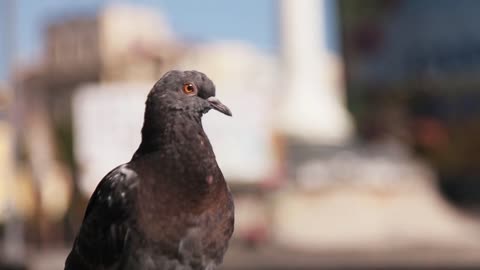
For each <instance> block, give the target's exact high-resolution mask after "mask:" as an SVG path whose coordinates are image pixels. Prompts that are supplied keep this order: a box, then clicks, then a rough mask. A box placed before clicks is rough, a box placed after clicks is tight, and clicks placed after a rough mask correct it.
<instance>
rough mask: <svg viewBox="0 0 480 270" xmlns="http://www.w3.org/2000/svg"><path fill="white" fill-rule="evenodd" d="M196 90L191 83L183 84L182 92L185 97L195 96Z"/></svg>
mask: <svg viewBox="0 0 480 270" xmlns="http://www.w3.org/2000/svg"><path fill="white" fill-rule="evenodd" d="M196 90H197V88H196V87H195V85H194V84H193V83H185V84H183V92H184V93H185V94H187V95H192V94H195V92H196Z"/></svg>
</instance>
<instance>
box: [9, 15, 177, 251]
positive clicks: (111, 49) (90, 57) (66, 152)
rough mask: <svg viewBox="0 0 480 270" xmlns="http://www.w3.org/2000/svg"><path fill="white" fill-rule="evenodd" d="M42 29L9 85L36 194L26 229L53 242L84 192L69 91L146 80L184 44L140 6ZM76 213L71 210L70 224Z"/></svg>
mask: <svg viewBox="0 0 480 270" xmlns="http://www.w3.org/2000/svg"><path fill="white" fill-rule="evenodd" d="M46 29H47V30H46V32H45V44H44V54H43V55H41V56H40V59H39V61H38V62H36V63H30V64H29V65H28V66H25V67H23V68H22V67H20V68H18V69H17V71H16V72H15V82H14V83H15V87H16V95H17V96H18V98H17V100H18V101H19V102H18V106H19V108H21V109H19V119H18V120H19V123H20V124H19V131H20V135H21V137H20V138H19V144H20V145H21V147H20V150H19V151H20V152H22V153H24V155H23V156H24V157H25V159H23V163H24V164H25V166H26V167H27V168H29V171H31V172H33V174H32V177H33V180H32V181H31V183H32V184H33V186H34V190H35V194H37V195H32V196H30V197H31V198H35V200H36V201H37V203H35V204H34V205H35V206H34V210H33V211H34V212H35V213H36V216H37V218H36V219H35V220H36V221H35V224H32V226H31V227H30V230H28V231H29V233H30V234H32V236H31V237H35V238H39V239H44V240H47V239H48V242H50V243H54V241H52V240H53V239H58V240H60V239H63V237H64V235H63V233H62V232H61V230H60V231H59V230H58V227H59V226H60V228H61V227H62V226H63V225H61V224H62V223H63V224H65V225H66V227H65V228H66V230H67V231H66V234H65V235H67V236H68V235H71V234H69V233H68V230H69V227H70V226H69V225H68V222H70V221H69V220H70V219H66V220H64V217H65V214H66V211H67V209H68V208H69V207H70V203H71V199H72V195H73V196H74V197H73V198H76V199H75V201H74V205H75V206H78V207H79V208H78V209H80V210H81V209H83V206H84V204H85V198H83V197H78V196H77V194H78V193H77V192H78V188H77V187H78V186H77V181H76V180H77V179H78V172H79V171H78V166H77V165H76V163H75V157H74V152H73V143H74V134H73V124H72V96H73V94H74V93H75V91H76V89H77V88H78V87H79V86H81V85H84V84H87V83H97V84H98V83H108V82H114V81H122V82H127V81H150V82H152V81H154V80H156V79H157V78H158V77H159V76H160V75H161V74H162V73H163V72H165V70H166V69H167V68H168V66H169V65H171V63H172V62H174V61H175V59H176V58H178V56H179V55H180V54H181V52H182V50H183V49H182V46H181V45H179V43H178V42H177V41H176V40H175V39H174V38H173V35H172V33H171V31H170V28H169V26H168V25H167V24H166V23H165V22H164V21H163V20H162V17H161V16H160V15H158V14H155V13H153V12H151V11H149V10H146V9H143V8H136V7H129V6H109V7H106V8H105V9H103V10H101V11H99V12H98V13H96V14H92V15H79V16H74V17H68V18H61V19H59V20H55V21H51V22H49V24H48V25H47V27H46ZM72 191H73V194H72ZM53 194H56V195H53ZM52 195H53V196H52ZM80 210H79V211H80ZM82 212H83V210H81V212H76V211H73V212H72V213H73V215H74V216H73V217H72V218H73V222H74V223H78V219H79V218H80V216H81V213H82ZM37 221H38V222H40V223H41V224H37V223H36V222H37ZM51 222H53V223H54V224H57V225H55V226H52V224H50V223H51ZM64 222H67V223H64ZM49 224H50V225H49ZM55 228H57V229H55Z"/></svg>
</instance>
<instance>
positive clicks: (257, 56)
mask: <svg viewBox="0 0 480 270" xmlns="http://www.w3.org/2000/svg"><path fill="white" fill-rule="evenodd" d="M479 10H480V1H474V0H471V1H468V0H457V1H453V0H435V1H434V0H424V1H415V0H362V1H357V0H338V1H335V0H302V1H295V0H278V1H276V0H257V1H255V0H244V1H221V0H205V1H185V0H181V1H179V0H162V1H154V0H151V1H149V0H131V1H99V0H85V1H60V0H45V1H27V0H0V269H32V270H43V269H49V270H50V269H63V263H64V260H65V257H66V255H67V253H68V252H69V249H70V248H71V245H72V241H73V240H74V236H75V233H76V232H77V230H78V228H79V225H80V223H81V220H82V218H83V213H84V210H85V207H86V203H87V202H88V199H89V197H90V195H91V193H92V192H93V189H94V188H95V186H96V185H97V183H98V182H99V181H100V179H101V178H102V177H103V176H104V175H105V174H106V173H107V172H108V171H110V169H112V168H114V167H115V166H116V165H119V164H121V163H125V162H127V161H129V160H130V158H131V155H132V154H133V152H134V150H135V149H136V147H137V146H138V145H139V142H140V128H141V125H142V120H143V110H144V102H145V98H146V94H147V93H148V91H149V90H150V88H151V87H152V85H153V84H154V82H155V81H156V80H158V79H159V78H160V77H161V76H162V74H163V73H164V72H166V71H168V70H170V69H197V70H200V71H202V72H204V73H206V74H207V76H209V77H210V78H211V79H212V80H213V81H214V82H215V84H216V86H217V96H218V97H219V98H220V99H221V100H222V101H223V102H224V103H225V104H227V105H228V106H229V107H230V108H231V109H232V111H233V114H234V117H233V118H228V117H223V116H222V115H220V114H218V113H210V114H207V115H206V116H205V117H204V118H203V122H204V127H205V129H206V131H207V134H208V135H209V137H210V140H211V141H212V144H213V147H214V150H215V152H216V155H217V159H218V162H219V164H220V167H221V168H222V170H223V172H224V174H225V176H226V178H227V180H228V182H229V184H230V186H231V188H232V191H233V192H234V195H235V202H236V228H235V234H234V239H233V240H232V244H231V248H230V250H229V252H228V253H227V256H226V258H225V263H224V265H223V266H222V269H406V268H408V269H480V256H479V254H480V207H479V206H480V179H479V178H480V91H479V90H478V89H479V87H480V79H479V78H480V76H479V74H480V31H478V24H479V23H480V17H479V16H478V11H479Z"/></svg>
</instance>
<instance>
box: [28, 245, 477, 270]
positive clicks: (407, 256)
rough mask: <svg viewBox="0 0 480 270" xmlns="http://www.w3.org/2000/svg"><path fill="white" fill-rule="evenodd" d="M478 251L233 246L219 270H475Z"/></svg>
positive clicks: (39, 258) (47, 264) (42, 266)
mask: <svg viewBox="0 0 480 270" xmlns="http://www.w3.org/2000/svg"><path fill="white" fill-rule="evenodd" d="M479 251H480V250H438V249H434V248H418V249H411V250H398V251H380V252H379V251H370V252H362V253H358V252H337V253H335V252H333V253H332V252H325V253H320V254H313V253H306V252H304V253H301V252H298V251H291V250H282V249H278V248H271V247H262V248H260V249H253V250H251V249H246V248H244V247H235V246H234V247H232V248H231V249H230V251H229V252H228V253H227V256H226V257H225V262H224V264H223V266H222V267H221V269H223V270H250V269H252V270H253V269H254V270H274V269H279V270H280V269H302V270H303V269H305V270H306V269H312V270H313V269H351V270H356V269H422V270H423V269H430V270H433V269H439V270H440V269H441V270H443V269H459V270H460V269H478V265H479V264H480V258H479V256H478V252H479ZM67 254H68V250H67V249H64V250H49V251H46V252H38V253H35V254H34V255H33V256H32V258H31V260H30V261H29V265H30V268H29V269H31V270H50V269H62V268H63V264H64V261H65V257H66V255H67Z"/></svg>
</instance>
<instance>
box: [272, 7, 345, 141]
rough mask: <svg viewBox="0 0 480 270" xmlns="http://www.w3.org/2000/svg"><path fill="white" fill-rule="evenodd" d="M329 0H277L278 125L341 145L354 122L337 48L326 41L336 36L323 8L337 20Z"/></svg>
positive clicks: (302, 136)
mask: <svg viewBox="0 0 480 270" xmlns="http://www.w3.org/2000/svg"><path fill="white" fill-rule="evenodd" d="M327 1H329V0H301V1H298V0H282V1H281V2H280V3H281V4H280V34H281V57H282V58H281V60H282V73H281V80H280V81H279V82H281V83H282V85H283V87H284V89H283V90H284V91H283V94H282V97H281V100H280V107H279V109H280V112H279V113H278V118H277V125H276V126H277V128H278V129H279V131H281V132H282V133H283V134H285V135H286V136H287V137H289V138H293V139H296V140H300V141H303V142H306V143H311V144H317V145H319V144H321V145H339V144H344V143H345V142H347V141H348V140H349V139H350V138H351V135H352V133H353V127H352V122H351V119H350V116H349V113H348V112H347V110H346V108H345V104H344V89H343V81H342V78H341V73H342V63H341V59H340V55H339V51H340V50H338V49H336V50H335V49H334V48H331V47H329V43H328V42H331V41H336V40H338V39H339V36H338V35H336V34H330V33H332V32H333V33H336V32H335V31H334V30H336V29H331V28H332V27H334V25H332V24H331V23H329V22H328V20H327V13H328V12H330V14H328V15H332V16H333V18H334V19H336V14H334V13H335V12H336V9H335V8H334V7H333V6H334V5H333V3H332V2H330V3H327ZM328 4H330V5H328ZM329 28H330V29H329ZM329 39H336V40H329ZM337 43H338V42H337Z"/></svg>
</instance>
